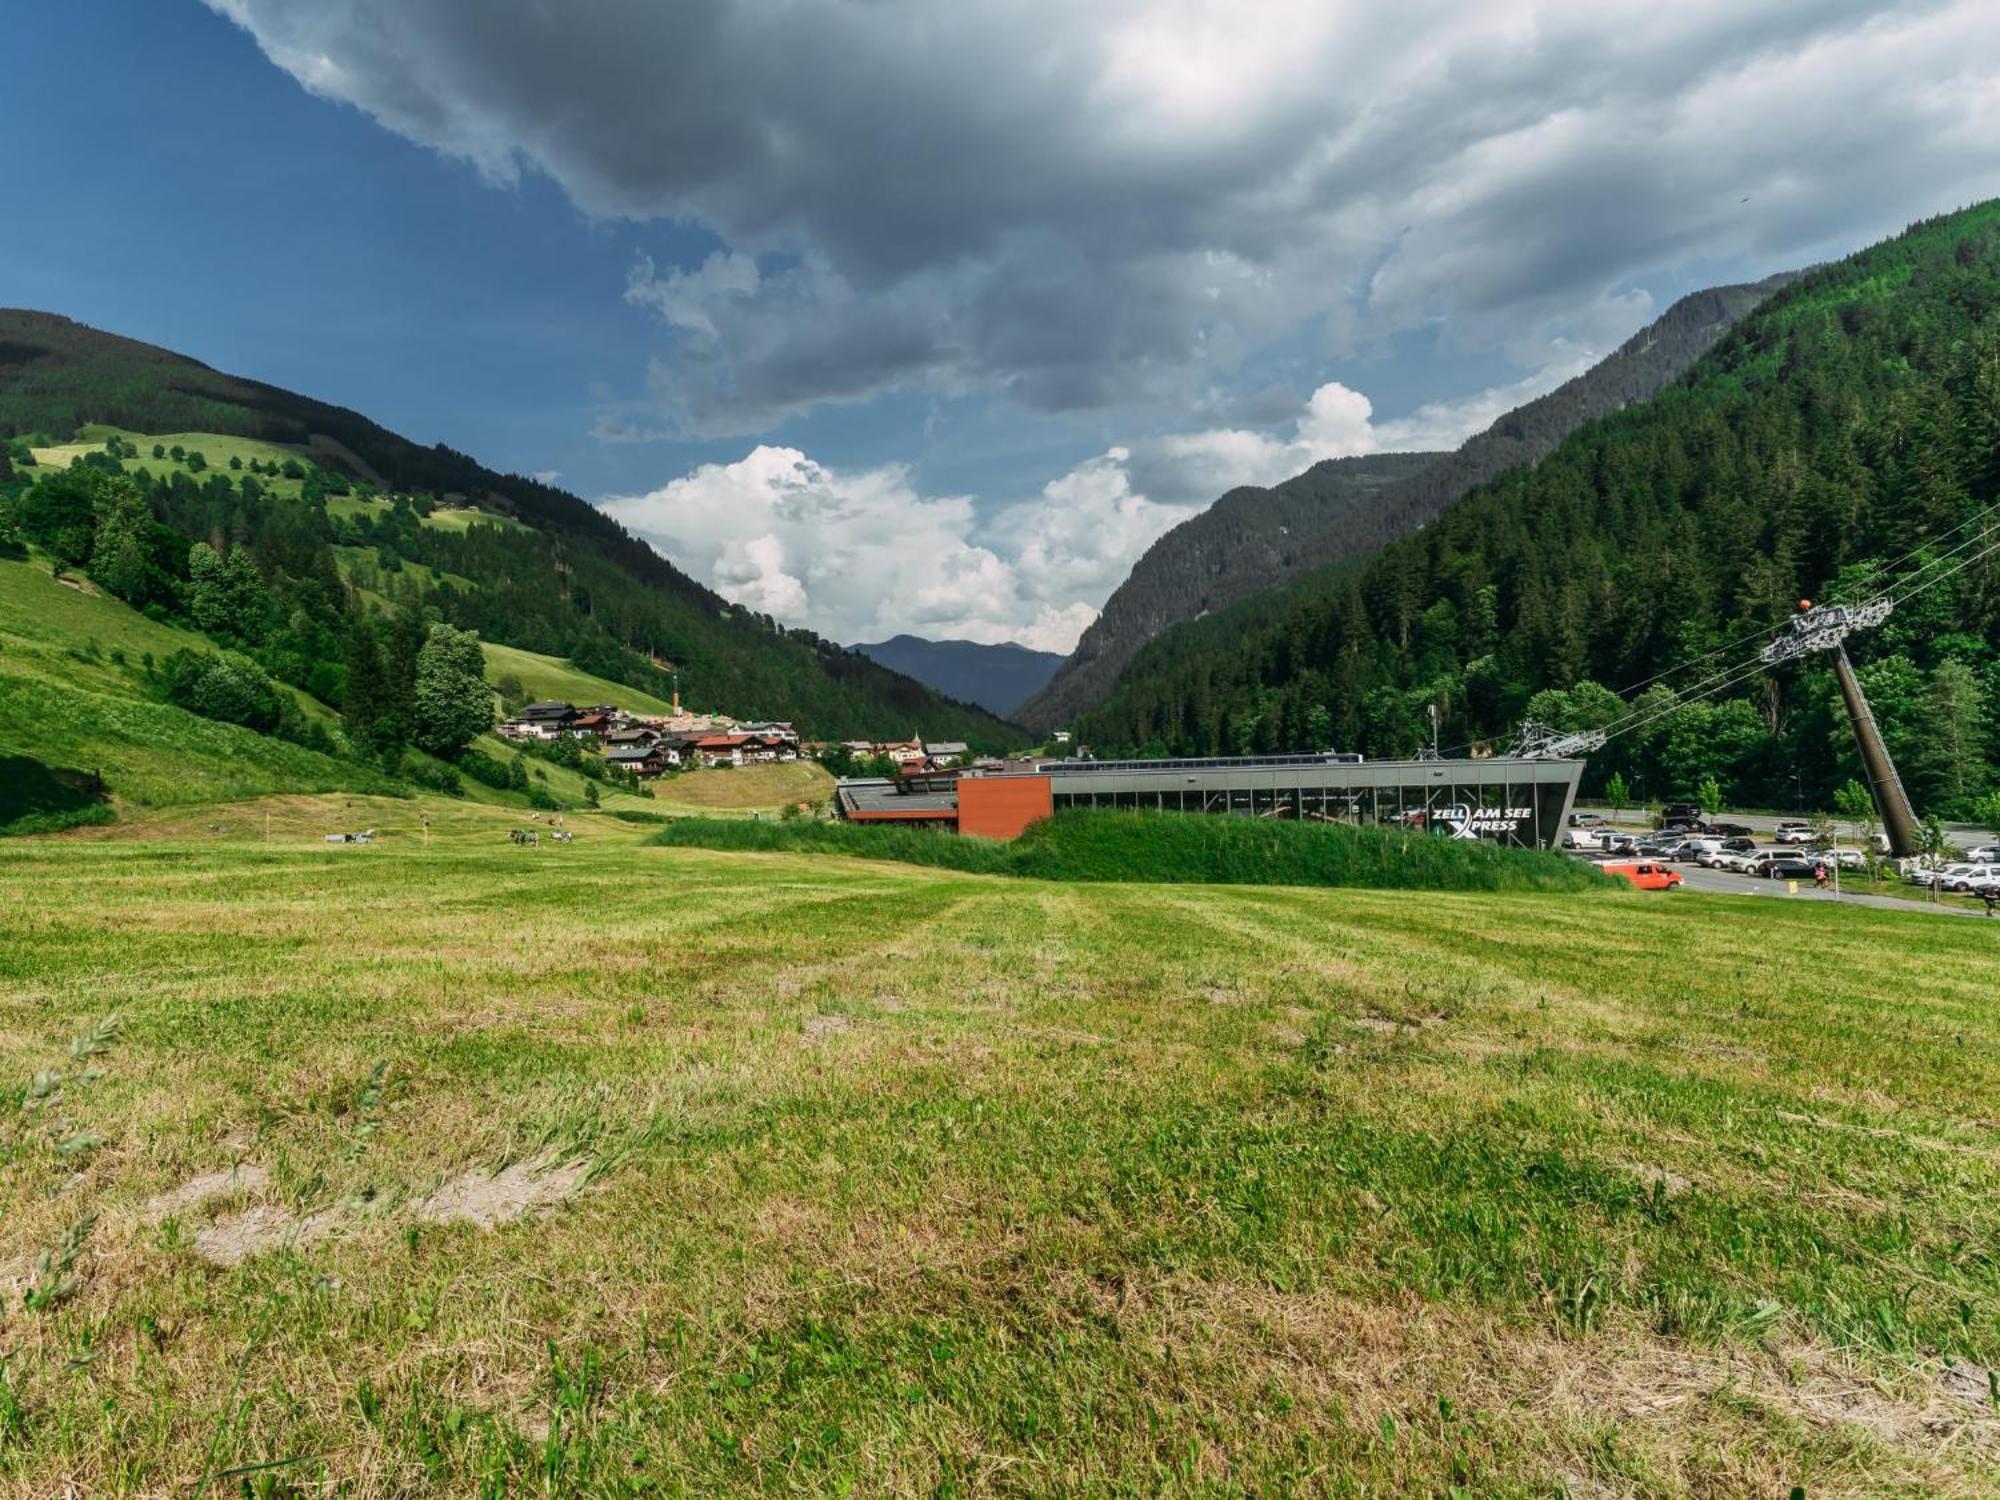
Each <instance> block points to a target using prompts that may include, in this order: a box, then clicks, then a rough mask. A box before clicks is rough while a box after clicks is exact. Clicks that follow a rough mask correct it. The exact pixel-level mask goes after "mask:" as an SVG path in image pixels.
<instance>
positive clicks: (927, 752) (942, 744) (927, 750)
mask: <svg viewBox="0 0 2000 1500" xmlns="http://www.w3.org/2000/svg"><path fill="white" fill-rule="evenodd" d="M971 753H972V749H971V747H970V746H969V745H967V744H966V743H965V741H963V740H932V741H929V742H928V743H927V744H925V746H924V759H925V760H927V761H929V762H930V763H931V764H932V765H934V766H941V765H943V764H944V763H945V762H946V761H951V760H963V759H965V757H966V756H967V755H969V754H971Z"/></svg>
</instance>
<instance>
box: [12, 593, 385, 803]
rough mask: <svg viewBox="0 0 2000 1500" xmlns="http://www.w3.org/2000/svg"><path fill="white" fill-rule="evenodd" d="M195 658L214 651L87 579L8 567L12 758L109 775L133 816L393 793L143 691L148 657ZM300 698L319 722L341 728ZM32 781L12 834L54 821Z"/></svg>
mask: <svg viewBox="0 0 2000 1500" xmlns="http://www.w3.org/2000/svg"><path fill="white" fill-rule="evenodd" d="M183 647H186V648H191V649H195V650H210V649H213V647H212V644H211V643H210V642H209V641H207V640H206V639H205V638H203V637H201V636H198V635H195V634H193V633H192V632H189V631H185V630H180V629H177V628H175V627H174V626H171V625H162V624H157V623H155V622H154V621H152V620H149V619H147V618H146V617H145V616H144V615H142V614H140V613H138V612H137V611H136V610H133V609H129V608H127V607H126V606H125V605H123V604H121V603H119V602H118V601H117V600H115V599H111V598H108V597H106V596H105V595H103V594H102V593H100V592H99V591H98V590H97V589H96V588H95V587H94V586H93V585H91V584H90V583H89V582H88V581H87V580H83V579H79V578H76V577H74V576H72V577H70V578H69V579H67V580H65V581H58V580H57V579H56V578H54V577H53V576H52V575H51V572H50V569H49V567H48V564H47V563H46V562H43V561H41V560H30V561H15V560H11V559H0V756H14V757H25V758H28V759H31V760H33V761H34V762H36V763H37V764H39V765H41V766H43V767H44V768H47V769H48V770H52V771H83V772H102V773H103V776H104V779H105V781H106V783H107V784H108V785H109V788H110V794H111V799H112V801H113V803H115V804H116V805H118V806H120V807H123V808H125V809H127V810H128V811H129V810H135V809H144V808H157V807H174V806H186V805H189V804H193V803H204V802H213V801H218V800H229V799H235V798H242V797H255V796H262V795H265V794H268V793H272V792H281V791H297V792H317V791H337V790H350V791H362V792H373V791H385V790H389V789H390V787H391V784H390V783H389V782H388V781H387V780H386V779H385V778H384V777H382V776H381V775H380V774H379V773H377V772H375V771H372V770H369V769H367V768H365V767H362V766H358V765H355V764H353V763H352V762H347V761H337V760H333V759H331V758H329V757H327V756H324V755H320V754H317V753H316V752H314V751H311V750H306V749H303V748H301V747H300V746H297V745H292V744H287V743H285V742H283V741H280V740H274V739H269V738H266V737H265V736H263V735H260V734H255V733H252V732H251V731H250V730H247V729H240V728H238V727H236V726H235V725H232V724H218V723H215V722H213V721H211V720H208V719H202V718H198V717H196V716H195V715H193V714H190V713H187V712H185V711H184V710H182V709H178V708H174V707H171V706H170V705H168V704H164V703H158V702H154V701H152V699H151V698H150V696H149V695H148V694H147V693H146V691H145V688H144V683H143V680H142V677H143V671H144V661H145V658H146V657H147V656H148V655H151V656H153V657H154V658H155V659H156V660H157V659H163V658H165V657H166V656H168V655H169V654H171V653H172V652H174V651H176V650H179V649H182V648H183ZM294 696H295V698H297V700H298V701H299V702H300V703H301V704H302V705H304V706H305V707H306V709H307V711H308V712H309V713H311V714H313V715H314V716H315V717H318V718H320V719H323V720H324V719H330V718H331V717H332V715H331V713H330V711H329V710H327V709H326V708H325V707H324V706H323V705H320V704H318V703H315V702H313V700H311V699H309V698H307V697H305V695H303V694H294ZM32 779H34V780H45V779H46V778H45V776H44V775H43V774H42V773H35V775H34V777H33V778H32ZM30 782H31V777H30V776H29V775H28V774H27V773H25V772H24V773H23V774H21V775H18V776H15V777H10V778H9V784H8V785H0V832H5V831H7V830H8V829H9V828H10V827H11V826H12V825H13V824H14V823H16V822H17V821H18V819H19V818H21V817H23V816H26V817H34V816H38V815H40V814H41V812H42V811H43V804H44V802H45V800H46V799H45V798H44V797H42V796H41V795H40V794H39V793H38V792H37V790H36V788H35V787H34V786H32V785H31V784H30ZM16 793H20V794H21V796H20V798H19V799H18V801H19V805H16V804H17V797H16Z"/></svg>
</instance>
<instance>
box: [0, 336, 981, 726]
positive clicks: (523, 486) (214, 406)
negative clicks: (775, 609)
mask: <svg viewBox="0 0 2000 1500" xmlns="http://www.w3.org/2000/svg"><path fill="white" fill-rule="evenodd" d="M93 423H96V424H107V425H109V426H111V427H115V428H120V429H124V430H126V431H128V432H137V433H184V432H202V433H214V434H230V435H236V436H240V437H243V438H253V439H260V440H263V441H265V442H268V443H276V444H282V445H285V446H286V448H287V449H289V450H291V451H292V452H295V453H296V454H297V455H298V457H299V462H300V465H301V466H302V469H303V470H308V471H310V480H311V482H310V483H309V484H308V485H307V486H306V487H305V493H304V494H303V495H300V498H301V499H303V500H304V501H305V503H304V504H302V505H301V504H298V503H296V501H292V502H289V503H281V502H285V501H286V497H287V496H288V495H299V492H300V485H299V484H297V483H292V484H290V485H289V486H287V485H285V484H284V483H282V482H280V481H278V480H277V478H276V476H275V475H264V476H258V475H251V474H248V473H244V472H238V471H227V472H225V471H224V470H223V469H222V468H221V467H220V466H219V465H218V466H217V467H216V468H214V469H213V470H211V471H210V472H207V473H197V474H194V475H189V474H187V473H185V472H176V473H174V474H172V475H164V476H163V475H161V474H159V473H150V474H149V473H143V472H139V471H141V470H143V469H145V467H146V459H145V455H144V453H143V452H142V453H140V454H138V455H135V458H136V459H137V462H136V463H133V464H131V465H130V467H131V468H132V469H133V471H134V473H135V476H136V477H137V478H139V479H140V481H141V482H142V484H143V485H144V487H145V488H146V489H147V491H148V496H149V500H150V502H151V504H152V507H153V509H154V511H155V514H156V516H157V517H158V518H159V519H160V520H162V521H163V522H166V523H167V524H168V525H169V526H170V527H171V528H178V529H180V530H181V533H182V534H183V536H184V537H185V538H186V539H187V540H196V539H202V540H209V541H212V542H214V543H216V544H217V546H218V548H219V549H220V550H222V551H227V550H229V548H230V547H232V546H234V545H241V546H243V547H245V548H246V549H247V550H248V552H249V553H250V554H251V555H252V556H253V557H254V558H255V559H256V563H257V566H258V569H259V571H260V573H261V574H262V575H263V577H264V579H265V581H266V582H267V583H268V584H276V583H277V580H278V578H279V575H281V574H282V575H284V576H287V577H290V578H293V579H295V580H296V579H302V578H306V577H308V576H311V577H316V578H317V579H318V581H319V583H320V584H321V585H323V586H324V587H325V588H328V589H331V590H333V591H334V592H335V593H338V592H339V588H340V583H341V575H342V574H343V573H345V572H348V571H351V570H349V569H348V568H347V567H346V564H348V563H349V562H351V561H353V558H354V554H353V552H352V551H351V550H348V551H345V552H342V551H339V549H353V548H357V547H359V548H366V549H373V552H372V554H371V556H370V557H369V559H368V560H369V561H370V562H371V563H374V562H378V561H379V562H382V563H385V564H386V568H385V569H384V571H385V572H387V573H388V574H390V575H392V576H393V578H394V581H395V582H396V584H397V590H396V593H397V602H399V603H414V604H415V605H417V606H420V607H421V608H424V609H427V610H430V611H433V612H435V613H437V614H439V615H441V616H442V617H443V618H444V619H445V620H447V621H449V622H450V623H452V624H455V625H459V626H463V627H467V628H473V629H477V630H479V631H480V632H481V633H482V634H483V635H484V636H485V637H486V638H488V639H489V640H494V641H499V642H502V643H504V644H507V645H512V646H518V647H522V648H524V649H528V650H533V651H538V652H542V653H545V654H548V655H552V656H558V657H564V658H568V659H571V660H574V661H576V662H577V663H578V664H579V665H580V666H583V667H584V668H585V669H587V670H589V671H591V672H593V673H596V674H598V675H600V676H604V677H608V678H611V679H613V680H615V681H618V682H623V683H626V684H629V685H631V686H633V687H636V688H640V689H642V690H645V691H649V692H653V693H656V694H661V693H665V692H667V691H670V690H671V682H672V680H673V678H672V674H674V673H677V674H678V678H679V682H680V685H681V688H682V690H683V693H684V695H685V696H686V697H687V698H688V699H689V700H690V701H694V702H698V703H700V704H702V705H703V706H705V707H713V708H716V709H721V710H724V711H727V712H731V713H734V714H737V715H739V716H741V717H775V718H788V719H793V720H795V721H797V722H798V724H799V726H800V728H801V729H802V731H804V732H806V733H808V734H816V735H821V736H826V737H836V736H844V735H863V734H889V733H895V734H907V733H908V732H909V730H910V728H911V726H912V725H913V724H916V725H919V726H920V727H921V728H922V731H923V732H924V733H925V734H929V735H935V736H937V737H940V738H944V737H950V738H958V739H966V740H970V741H973V742H976V743H978V744H980V745H982V746H991V747H994V748H999V747H1001V746H1002V745H1004V744H1006V743H1008V742H1010V741H1012V740H1014V739H1018V735H1016V734H1014V733H1013V732H1012V731H1011V730H1010V729H1009V728H1008V726H1006V725H1004V724H1002V723H1001V722H1000V721H999V720H997V719H996V718H994V717H993V716H992V715H990V714H987V713H985V712H983V711H980V710H977V709H974V708H971V707H968V706H966V705H962V704H954V703H949V702H947V701H945V700H944V699H942V698H941V697H940V696H939V695H937V694H936V693H934V692H932V691H930V690H929V689H927V688H924V687H923V686H921V685H920V684H918V683H916V682H914V681H912V680H911V679H909V678H907V677H904V676H901V675H899V674H897V673H894V672H891V671H889V670H887V669H886V668H884V667H881V666H879V665H877V664H876V663H874V662H872V661H869V660H868V659H866V658H865V657H859V656H855V655H853V654H852V653H849V652H847V651H845V650H843V649H842V648H841V647H840V646H839V645H837V644H835V643H833V642H831V641H826V640H823V639H821V638H819V637H818V636H815V635H813V634H811V633H810V632H807V631H801V630H787V629H785V628H783V627H782V626H780V625H779V624H778V623H776V622H774V621H773V620H771V619H769V618H768V617H764V616H758V615H754V614H751V613H749V612H748V611H745V610H742V609H739V608H735V607H733V606H731V605H729V604H728V603H727V602H726V601H724V600H723V599H721V598H720V597H719V596H717V595H716V594H714V593H712V592H711V591H710V590H708V589H706V588H704V587H703V586H701V585H700V584H698V583H696V582H695V581H694V580H693V579H691V578H689V577H688V576H687V575H686V574H684V573H682V572H681V571H680V570H679V569H677V568H675V567H674V566H673V565H672V564H671V563H669V562H668V561H666V560H665V559H664V558H662V557H661V556H660V555H659V554H658V553H656V552H654V551H653V550H652V548H651V547H649V546H647V545H646V544H645V543H644V542H642V541H640V540H639V539H638V538H636V537H634V536H632V535H631V534H630V533H628V532H626V531H625V530H624V529H623V528H622V527H620V526H619V525H618V524H617V523H616V522H614V521H613V520H611V519H610V518H609V517H608V516H606V515H605V514H604V513H603V512H601V511H599V510H597V509H596V508H595V507H593V506H591V505H590V504H588V503H587V502H585V501H584V500H582V499H579V498H578V497H577V496H575V495H571V494H568V493H566V492H565V491H562V490H559V489H555V488H553V487H551V486H549V485H545V484H540V483H538V482H536V481H534V480H531V479H524V478H521V477H520V476H518V475H501V474H496V473H494V472H493V471H491V470H489V469H486V468H484V467H482V466H481V465H480V464H478V463H477V462H475V461H474V460H472V459H471V458H468V457H467V456H466V455H464V454H461V453H456V452H453V451H452V450H450V449H448V448H445V447H443V446H442V445H440V446H437V447H432V448H424V447H421V446H419V445H417V444H415V443H412V442H410V441H408V440H407V439H404V438H401V437H398V436H397V435H396V434H394V433H392V432H389V431H387V430H385V429H384V428H382V427H380V426H378V425H376V424H375V423H373V422H371V421H369V420H368V419H367V418H365V417H362V416H360V415H358V414H356V413H354V412H351V411H347V410H344V409H342V408H339V407H335V406H330V405H327V404H326V403H324V402H319V401H314V400H311V399H310V398H307V397H304V396H298V395H295V394H293V393H291V392H289V391H284V390H280V389H278V388H276V387H273V386H268V385H263V384H260V383H258V382H255V381H248V380H241V379H238V378H236V377H234V376H230V375H225V374H222V373H221V372H219V371H216V370H212V369H210V368H209V367H208V366H206V365H202V364H200V363H197V362H196V361H194V360H191V359H187V358H185V357H183V356H181V355H178V354H173V353H170V352H169V351H167V350H164V349H158V348H155V347H152V346H150V345H147V344H142V343H138V342H135V341H133V340H130V339H124V338H119V337H117V336H115V335H111V334H106V333H101V332H99V331H97V330H95V329H90V328H86V327H84V326H82V325H81V324H78V323H75V322H72V321H70V320H69V319H67V318H62V317H58V316H55V315H53V314H49V313H40V312H30V311H23V310H18V309H15V310H0V438H5V437H22V436H26V435H29V434H35V435H39V436H40V437H41V438H44V439H53V440H57V441H60V440H62V439H64V438H66V437H68V436H70V435H71V434H72V433H74V432H75V431H76V430H77V429H78V428H79V427H82V426H84V425H85V424H93ZM0 466H5V469H6V470H7V471H11V470H13V469H15V468H16V467H19V466H18V462H15V463H10V462H9V461H8V460H7V459H6V458H4V457H0ZM33 477H34V471H32V470H29V469H26V468H24V467H22V468H20V472H18V473H13V472H0V485H5V484H7V483H9V482H10V481H11V482H13V483H16V484H18V483H19V482H21V481H22V480H24V479H30V478H33ZM295 477H296V476H295ZM246 481H251V483H250V484H249V485H247V486H246ZM396 497H404V500H405V501H406V503H400V504H398V503H395V502H396ZM361 502H365V503H361ZM462 504H471V505H476V506H477V507H479V508H480V509H481V510H482V511H484V512H487V513H489V514H490V515H491V516H493V517H497V518H499V519H500V520H502V521H506V520H512V521H516V522H519V523H520V524H519V525H506V524H492V525H459V526H441V525H435V524H432V525H426V524H421V523H422V522H423V521H424V520H425V519H426V518H427V517H428V516H429V514H430V513H431V512H432V511H433V510H434V509H435V508H436V507H438V506H440V505H443V506H452V505H462ZM169 513H171V516H170V514H169ZM186 550H187V548H186V542H185V541H184V542H183V543H182V545H181V547H180V552H181V554H182V555H181V557H180V558H179V559H178V560H176V559H175V558H174V557H173V556H172V555H171V553H172V552H173V548H172V546H171V545H170V544H169V543H166V542H164V541H162V543H161V545H160V549H159V556H158V557H157V558H156V559H155V563H156V566H157V569H158V570H159V576H158V578H157V579H156V580H155V584H156V587H155V589H154V592H155V593H156V594H157V595H158V597H157V598H151V599H148V600H144V601H140V602H142V603H145V602H150V603H153V604H155V605H157V606H158V607H160V608H162V609H166V610H172V609H174V608H176V607H177V603H176V601H177V600H178V599H180V598H181V597H182V596H183V595H184V594H185V589H186V584H187V574H186V561H185V553H186ZM75 561H79V562H80V561H82V559H75ZM281 592H282V591H281ZM338 614H339V611H337V610H336V611H334V612H333V613H331V614H328V615H326V616H325V618H324V619H323V620H322V621H321V623H322V624H323V625H324V626H325V627H326V629H327V630H328V631H330V632H331V634H332V636H333V637H335V639H334V640H333V641H332V643H331V644H332V649H333V650H334V652H335V656H336V657H337V656H338V654H339V651H340V649H341V645H342V642H341V641H340V639H339V637H341V636H342V634H343V627H342V626H341V625H340V623H339V619H338V618H337V616H338ZM323 644H324V643H323ZM328 687H329V684H328V682H327V681H325V680H322V682H321V683H320V684H319V688H320V690H322V691H324V690H327V689H328ZM336 690H337V688H336Z"/></svg>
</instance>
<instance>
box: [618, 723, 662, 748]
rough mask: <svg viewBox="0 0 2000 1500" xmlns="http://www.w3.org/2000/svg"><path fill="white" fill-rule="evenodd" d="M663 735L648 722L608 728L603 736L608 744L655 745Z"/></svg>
mask: <svg viewBox="0 0 2000 1500" xmlns="http://www.w3.org/2000/svg"><path fill="white" fill-rule="evenodd" d="M663 738H665V736H663V735H662V734H661V733H660V731H659V730H657V729H655V728H654V727H653V726H652V725H650V724H627V725H625V726H624V727H622V728H619V729H613V730H610V731H609V732H608V733H606V734H605V736H604V743H605V744H607V745H610V746H614V747H616V746H622V745H657V744H658V743H659V742H660V741H661V740H662V739H663Z"/></svg>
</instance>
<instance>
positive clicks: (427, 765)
mask: <svg viewBox="0 0 2000 1500" xmlns="http://www.w3.org/2000/svg"><path fill="white" fill-rule="evenodd" d="M403 775H404V776H405V777H406V778H407V779H408V780H409V781H411V782H413V783H414V784H416V785H417V786H420V787H423V788H424V789H425V790H426V791H432V792H442V793H443V794H444V795H445V796H447V797H463V796H464V795H465V779H464V778H463V777H462V776H460V775H459V774H458V772H457V770H456V769H454V768H453V767H451V766H447V765H440V764H439V763H438V762H437V761H434V760H419V759H416V758H414V757H413V758H411V759H409V760H406V761H405V762H404V763H403Z"/></svg>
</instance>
